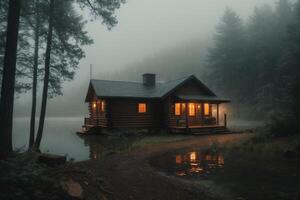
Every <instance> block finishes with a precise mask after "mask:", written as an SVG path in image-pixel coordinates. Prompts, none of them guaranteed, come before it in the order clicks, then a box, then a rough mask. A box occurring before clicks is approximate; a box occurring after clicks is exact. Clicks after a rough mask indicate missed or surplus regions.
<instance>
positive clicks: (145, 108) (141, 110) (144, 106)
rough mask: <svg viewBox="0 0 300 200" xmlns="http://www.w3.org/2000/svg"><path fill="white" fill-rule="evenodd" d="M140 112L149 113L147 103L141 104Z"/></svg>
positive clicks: (139, 106)
mask: <svg viewBox="0 0 300 200" xmlns="http://www.w3.org/2000/svg"><path fill="white" fill-rule="evenodd" d="M138 110H139V113H145V112H147V105H146V104H145V103H139V105H138Z"/></svg>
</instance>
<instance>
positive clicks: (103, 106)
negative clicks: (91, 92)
mask: <svg viewBox="0 0 300 200" xmlns="http://www.w3.org/2000/svg"><path fill="white" fill-rule="evenodd" d="M101 111H102V112H104V111H105V102H104V101H101Z"/></svg>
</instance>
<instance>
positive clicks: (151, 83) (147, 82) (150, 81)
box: [143, 73, 156, 87]
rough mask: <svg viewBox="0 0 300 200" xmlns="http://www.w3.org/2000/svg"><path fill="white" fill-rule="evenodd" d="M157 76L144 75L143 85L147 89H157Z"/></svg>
mask: <svg viewBox="0 0 300 200" xmlns="http://www.w3.org/2000/svg"><path fill="white" fill-rule="evenodd" d="M155 82H156V81H155V74H150V73H146V74H143V84H144V86H147V87H155Z"/></svg>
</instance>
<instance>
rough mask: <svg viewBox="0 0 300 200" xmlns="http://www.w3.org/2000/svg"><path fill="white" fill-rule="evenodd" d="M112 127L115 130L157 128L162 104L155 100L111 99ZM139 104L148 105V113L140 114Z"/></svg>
mask: <svg viewBox="0 0 300 200" xmlns="http://www.w3.org/2000/svg"><path fill="white" fill-rule="evenodd" d="M108 102H109V108H110V111H109V112H110V116H109V120H110V123H111V124H110V125H111V127H113V128H157V127H159V126H160V121H161V120H160V115H159V111H160V108H159V107H160V104H159V103H158V102H157V101H155V100H152V101H151V100H136V99H134V100H133V99H110V100H108ZM138 103H146V105H147V112H146V113H138Z"/></svg>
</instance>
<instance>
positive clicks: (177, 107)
mask: <svg viewBox="0 0 300 200" xmlns="http://www.w3.org/2000/svg"><path fill="white" fill-rule="evenodd" d="M175 115H176V116H179V115H181V110H180V103H175Z"/></svg>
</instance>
